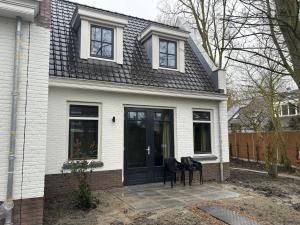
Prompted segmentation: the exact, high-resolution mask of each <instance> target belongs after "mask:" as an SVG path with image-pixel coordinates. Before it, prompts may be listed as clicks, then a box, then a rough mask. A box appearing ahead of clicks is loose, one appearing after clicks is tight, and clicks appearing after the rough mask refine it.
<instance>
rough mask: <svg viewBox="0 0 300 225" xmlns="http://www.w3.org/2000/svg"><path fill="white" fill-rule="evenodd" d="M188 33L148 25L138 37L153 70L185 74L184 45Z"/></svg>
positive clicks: (161, 26) (163, 26)
mask: <svg viewBox="0 0 300 225" xmlns="http://www.w3.org/2000/svg"><path fill="white" fill-rule="evenodd" d="M188 37H189V32H187V31H184V30H180V29H179V28H176V27H170V26H165V25H161V24H160V25H158V24H149V25H148V26H147V27H146V28H145V29H144V30H143V31H142V32H141V34H140V35H139V37H138V40H139V41H140V42H141V43H142V44H143V45H144V47H145V50H146V53H147V55H148V57H149V60H150V61H151V64H152V68H153V69H164V70H176V71H179V72H181V73H184V72H185V69H184V64H185V62H184V61H185V55H184V45H185V41H187V39H188Z"/></svg>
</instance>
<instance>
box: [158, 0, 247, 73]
mask: <svg viewBox="0 0 300 225" xmlns="http://www.w3.org/2000/svg"><path fill="white" fill-rule="evenodd" d="M238 1H239V0H175V2H174V1H173V2H170V1H169V0H162V1H161V2H160V4H159V8H160V10H161V12H162V14H161V15H160V18H159V20H160V21H162V22H167V23H171V24H172V23H174V21H176V18H178V17H180V18H184V20H185V21H184V22H185V23H186V24H188V26H190V28H191V29H192V30H194V31H196V34H198V35H199V37H200V39H201V43H202V46H203V48H204V50H205V51H206V52H207V54H208V56H209V57H210V59H211V60H212V61H213V62H214V64H215V65H216V66H217V67H219V68H223V69H225V68H227V67H228V65H229V61H230V57H229V56H230V55H231V52H232V51H233V50H232V49H233V42H232V40H234V38H235V37H236V36H237V35H238V34H239V31H240V30H241V29H242V26H238V27H235V26H233V25H232V24H231V22H230V21H231V20H232V18H231V16H232V15H233V14H234V11H235V10H236V7H237V3H238ZM173 25H174V24H173ZM225 56H228V57H227V58H225Z"/></svg>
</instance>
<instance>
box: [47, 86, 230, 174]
mask: <svg viewBox="0 0 300 225" xmlns="http://www.w3.org/2000/svg"><path fill="white" fill-rule="evenodd" d="M68 101H80V102H88V103H99V104H101V118H100V121H101V123H100V128H101V132H102V135H101V136H102V138H101V151H102V153H101V154H100V156H99V158H100V159H101V160H102V161H103V162H104V167H103V168H100V169H99V170H113V169H122V168H123V141H124V137H123V135H124V130H123V129H124V105H134V106H141V107H143V106H150V107H171V108H174V112H175V121H174V123H175V124H174V125H175V126H174V127H175V156H176V157H177V158H178V159H180V157H181V156H188V155H191V156H193V122H192V121H193V119H192V110H193V109H210V110H212V112H213V113H212V118H213V123H212V127H213V129H212V135H213V143H212V146H213V149H212V153H213V154H214V155H217V156H219V146H220V142H219V132H218V129H219V121H218V110H219V102H218V101H209V100H207V101H204V100H196V99H184V98H172V97H155V96H149V95H132V94H118V93H113V92H102V91H89V90H82V89H71V88H59V87H50V88H49V106H48V137H47V160H46V161H47V162H46V174H57V173H60V171H61V167H62V165H63V163H64V162H65V161H66V160H67V159H68V140H67V137H68V107H67V102H68ZM221 109H222V112H221V116H222V120H223V121H222V126H221V128H222V136H223V141H222V146H223V152H224V157H223V161H224V162H228V161H229V156H228V141H227V133H226V132H227V111H226V102H222V103H221ZM113 116H115V117H116V122H115V123H112V117H113ZM213 162H219V158H218V159H217V160H212V161H207V162H206V163H213Z"/></svg>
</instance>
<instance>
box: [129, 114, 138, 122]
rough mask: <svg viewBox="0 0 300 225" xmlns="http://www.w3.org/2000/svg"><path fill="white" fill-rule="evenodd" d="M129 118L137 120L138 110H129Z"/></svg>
mask: <svg viewBox="0 0 300 225" xmlns="http://www.w3.org/2000/svg"><path fill="white" fill-rule="evenodd" d="M128 119H130V120H136V119H137V112H128Z"/></svg>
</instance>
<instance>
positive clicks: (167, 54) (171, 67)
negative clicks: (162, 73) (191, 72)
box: [159, 38, 177, 69]
mask: <svg viewBox="0 0 300 225" xmlns="http://www.w3.org/2000/svg"><path fill="white" fill-rule="evenodd" d="M161 42H167V52H161V51H160V46H161ZM169 43H174V44H175V54H172V53H169V47H168V46H169ZM160 54H164V55H166V56H167V66H165V65H162V64H161V62H160ZM169 55H172V56H175V66H169V61H168V56H169ZM159 67H161V68H169V69H177V41H172V40H166V39H161V38H160V39H159Z"/></svg>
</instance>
